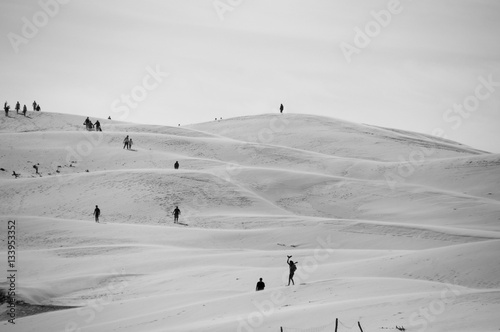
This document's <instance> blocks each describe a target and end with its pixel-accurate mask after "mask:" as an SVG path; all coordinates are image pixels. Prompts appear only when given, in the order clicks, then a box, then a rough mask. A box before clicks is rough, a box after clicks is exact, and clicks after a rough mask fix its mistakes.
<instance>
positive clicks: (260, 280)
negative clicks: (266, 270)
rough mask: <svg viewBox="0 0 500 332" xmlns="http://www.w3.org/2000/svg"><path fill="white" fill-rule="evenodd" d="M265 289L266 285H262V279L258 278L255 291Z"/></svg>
mask: <svg viewBox="0 0 500 332" xmlns="http://www.w3.org/2000/svg"><path fill="white" fill-rule="evenodd" d="M265 287H266V284H265V283H264V281H262V278H260V279H259V281H258V282H257V286H255V290H256V291H257V292H258V291H261V290H264V288H265Z"/></svg>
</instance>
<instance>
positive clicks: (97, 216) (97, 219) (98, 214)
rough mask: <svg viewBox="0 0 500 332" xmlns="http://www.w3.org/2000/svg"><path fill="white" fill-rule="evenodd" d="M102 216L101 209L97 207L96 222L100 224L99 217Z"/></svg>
mask: <svg viewBox="0 0 500 332" xmlns="http://www.w3.org/2000/svg"><path fill="white" fill-rule="evenodd" d="M100 215H101V210H100V209H99V207H98V206H97V205H96V206H95V209H94V217H95V222H99V216H100Z"/></svg>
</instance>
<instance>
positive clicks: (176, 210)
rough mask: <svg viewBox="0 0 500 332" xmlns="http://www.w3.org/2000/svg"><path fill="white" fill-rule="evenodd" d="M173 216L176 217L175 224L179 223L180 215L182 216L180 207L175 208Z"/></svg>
mask: <svg viewBox="0 0 500 332" xmlns="http://www.w3.org/2000/svg"><path fill="white" fill-rule="evenodd" d="M172 214H173V215H174V223H177V222H178V221H179V214H181V210H179V207H178V206H176V207H175V209H174V211H173V212H172Z"/></svg>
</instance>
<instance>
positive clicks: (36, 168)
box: [33, 165, 38, 174]
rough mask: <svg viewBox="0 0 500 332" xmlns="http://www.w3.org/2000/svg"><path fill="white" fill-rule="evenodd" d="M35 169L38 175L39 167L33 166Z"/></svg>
mask: <svg viewBox="0 0 500 332" xmlns="http://www.w3.org/2000/svg"><path fill="white" fill-rule="evenodd" d="M33 168H34V169H35V172H36V174H38V165H33Z"/></svg>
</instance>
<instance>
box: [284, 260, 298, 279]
mask: <svg viewBox="0 0 500 332" xmlns="http://www.w3.org/2000/svg"><path fill="white" fill-rule="evenodd" d="M287 257H288V259H287V260H286V262H287V264H288V265H289V268H290V275H289V276H288V285H287V286H290V281H291V282H292V284H294V285H295V282H294V281H293V275H294V273H295V271H296V270H297V265H295V264H297V263H298V262H294V261H291V260H290V258H292V256H287Z"/></svg>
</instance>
